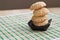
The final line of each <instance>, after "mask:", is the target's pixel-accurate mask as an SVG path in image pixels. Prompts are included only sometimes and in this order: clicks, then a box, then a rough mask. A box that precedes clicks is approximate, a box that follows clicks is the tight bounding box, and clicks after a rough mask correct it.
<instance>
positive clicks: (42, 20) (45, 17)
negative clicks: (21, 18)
mask: <svg viewBox="0 0 60 40" xmlns="http://www.w3.org/2000/svg"><path fill="white" fill-rule="evenodd" d="M45 20H47V16H46V15H45V16H43V17H35V16H33V17H32V21H33V22H40V23H41V22H44V21H45Z"/></svg>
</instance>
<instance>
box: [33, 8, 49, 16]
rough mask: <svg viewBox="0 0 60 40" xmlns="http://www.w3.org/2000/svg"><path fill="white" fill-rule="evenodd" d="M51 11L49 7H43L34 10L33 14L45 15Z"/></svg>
mask: <svg viewBox="0 0 60 40" xmlns="http://www.w3.org/2000/svg"><path fill="white" fill-rule="evenodd" d="M48 13H49V10H48V9H47V8H41V9H39V10H34V12H33V14H34V16H40V17H42V16H45V15H47V14H48Z"/></svg>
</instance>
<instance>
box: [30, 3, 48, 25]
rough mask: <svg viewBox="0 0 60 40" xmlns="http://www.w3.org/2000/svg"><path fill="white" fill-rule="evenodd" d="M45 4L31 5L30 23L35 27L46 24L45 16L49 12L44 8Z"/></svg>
mask: <svg viewBox="0 0 60 40" xmlns="http://www.w3.org/2000/svg"><path fill="white" fill-rule="evenodd" d="M45 6H46V3H45V2H36V3H34V4H32V5H31V7H30V9H31V10H34V11H33V17H32V21H33V24H34V25H36V26H44V25H46V24H47V23H48V19H47V14H48V12H49V10H48V9H47V8H46V7H45Z"/></svg>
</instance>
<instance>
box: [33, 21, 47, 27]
mask: <svg viewBox="0 0 60 40" xmlns="http://www.w3.org/2000/svg"><path fill="white" fill-rule="evenodd" d="M33 24H34V25H36V26H39V27H40V26H44V25H46V24H48V20H45V21H44V22H42V23H36V22H33Z"/></svg>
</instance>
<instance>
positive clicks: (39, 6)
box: [30, 1, 46, 10]
mask: <svg viewBox="0 0 60 40" xmlns="http://www.w3.org/2000/svg"><path fill="white" fill-rule="evenodd" d="M45 6H46V4H45V2H42V1H41V2H36V3H34V4H32V5H31V7H30V9H31V10H37V9H40V8H42V7H45Z"/></svg>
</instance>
